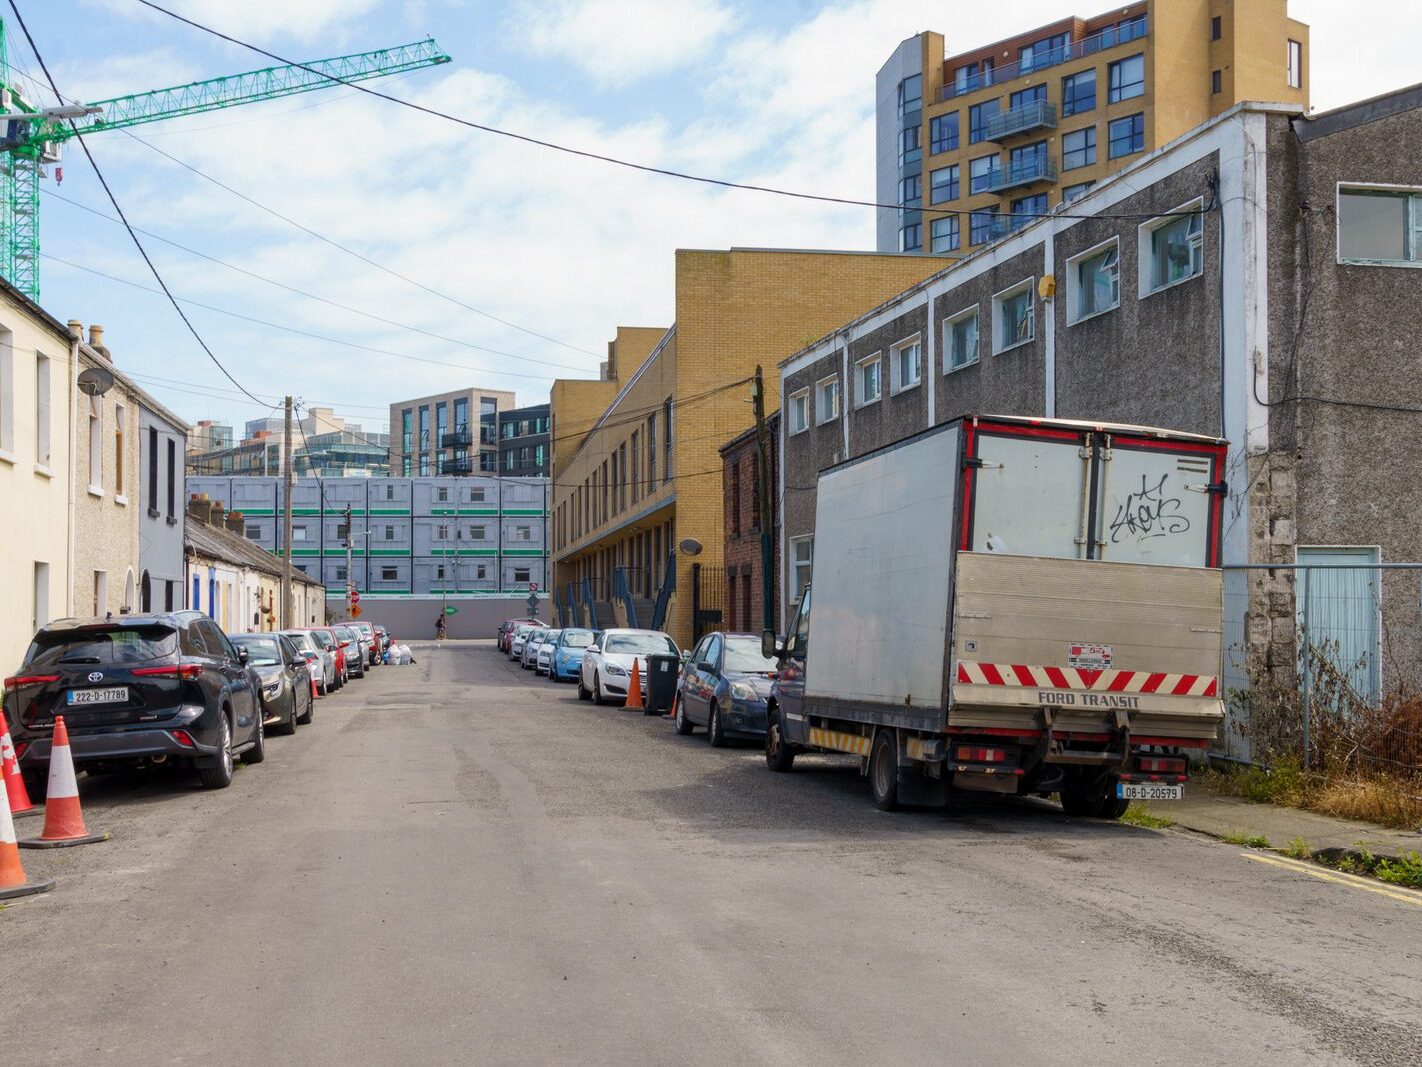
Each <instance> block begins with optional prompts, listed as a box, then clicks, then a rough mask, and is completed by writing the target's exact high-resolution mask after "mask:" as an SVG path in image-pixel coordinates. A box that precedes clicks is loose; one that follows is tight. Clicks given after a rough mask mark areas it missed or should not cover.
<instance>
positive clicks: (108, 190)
mask: <svg viewBox="0 0 1422 1067" xmlns="http://www.w3.org/2000/svg"><path fill="white" fill-rule="evenodd" d="M9 2H10V10H11V11H12V12H14V15H15V21H16V22H17V23H18V24H19V26H20V30H21V31H22V32H23V33H24V35H25V40H26V41H28V42H29V45H30V51H31V52H33V53H34V55H35V60H36V61H37V62H38V63H39V65H40V70H42V71H43V72H44V76H45V80H46V81H48V82H49V87H50V90H51V91H52V92H53V93H54V95H55V96H56V97H59V95H60V93H59V87H58V86H57V85H55V83H54V75H52V74H51V73H50V72H49V65H48V64H47V63H45V61H44V56H42V55H40V50H39V47H38V46H37V45H36V44H35V39H34V37H33V35H31V33H30V28H29V26H27V25H25V18H24V16H23V15H21V14H20V8H19V5H18V4H17V3H16V2H15V0H9ZM69 126H70V128H71V129H72V130H73V131H74V137H75V139H76V140H77V141H78V142H79V147H80V148H82V149H83V150H84V158H85V159H87V160H88V161H89V166H91V167H93V168H94V175H95V177H97V178H98V179H99V184H100V185H102V186H103V187H104V192H105V193H106V194H107V195H108V198H109V203H110V204H112V205H113V206H114V211H115V212H116V213H117V214H118V217H119V219H120V220H121V221H122V222H123V226H124V229H126V230H127V231H128V235H129V237H131V238H132V239H133V243H134V246H135V247H136V248H137V249H138V254H139V255H141V256H142V257H143V262H145V263H146V264H148V269H149V270H150V271H152V272H153V277H154V279H155V280H156V281H157V282H158V285H159V287H160V288H161V289H162V290H163V295H164V296H166V297H167V298H168V302H169V303H170V304H172V305H173V310H174V311H176V312H177V313H178V317H179V318H180V319H182V320H183V325H184V326H186V327H187V328H188V332H189V333H191V334H192V335H193V339H194V340H195V341H197V343H198V344H199V345H200V346H201V347H202V350H203V351H204V352H206V353H207V358H208V359H210V360H212V362H213V363H214V364H215V365H216V366H217V369H218V370H220V371H221V372H222V373H223V375H224V376H225V377H226V378H227V380H228V381H229V382H231V383H232V384H233V385H235V386H236V387H237V388H238V389H240V390H241V391H242V392H243V393H245V394H246V395H247V396H249V397H251V398H252V399H253V400H255V401H256V402H257V403H259V404H260V403H262V401H261V399H260V398H259V397H258V396H257V395H256V394H255V393H253V392H252V391H251V390H249V389H248V388H247V387H246V386H245V385H243V384H242V383H241V382H239V381H238V380H237V379H236V378H235V377H233V375H232V372H231V371H229V370H228V369H227V368H226V367H225V366H223V365H222V360H220V359H218V358H217V355H216V353H214V352H213V350H212V349H211V348H210V347H209V346H208V343H207V342H206V341H204V340H203V338H202V334H200V333H198V332H197V328H196V327H195V326H194V325H193V324H192V322H191V321H190V320H189V319H188V316H187V313H186V312H184V311H183V308H182V305H180V304H179V303H178V301H177V300H176V299H175V298H174V297H173V294H172V292H171V291H170V290H169V289H168V283H167V282H165V281H164V280H163V275H162V274H160V273H159V272H158V267H157V266H156V265H155V264H154V262H153V260H152V259H151V258H150V257H149V255H148V250H147V249H146V248H144V247H143V242H142V241H140V240H139V239H138V234H137V233H136V232H134V229H133V227H132V226H131V225H129V221H128V216H126V215H125V214H124V213H123V208H122V207H120V206H119V202H118V197H116V196H115V195H114V191H113V189H111V188H110V187H109V183H108V180H107V179H106V178H105V177H104V172H103V171H102V170H100V169H99V164H98V162H97V161H96V160H95V159H94V154H93V153H92V152H90V151H89V144H88V142H87V141H85V140H84V137H83V135H82V134H80V132H79V127H78V126H77V125H75V123H74V120H73V119H71V120H70V121H69Z"/></svg>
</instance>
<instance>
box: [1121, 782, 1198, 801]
mask: <svg viewBox="0 0 1422 1067" xmlns="http://www.w3.org/2000/svg"><path fill="white" fill-rule="evenodd" d="M1116 796H1118V797H1120V798H1121V799H1122V800H1181V799H1183V798H1184V796H1185V787H1184V786H1183V785H1153V784H1147V783H1142V782H1117V783H1116Z"/></svg>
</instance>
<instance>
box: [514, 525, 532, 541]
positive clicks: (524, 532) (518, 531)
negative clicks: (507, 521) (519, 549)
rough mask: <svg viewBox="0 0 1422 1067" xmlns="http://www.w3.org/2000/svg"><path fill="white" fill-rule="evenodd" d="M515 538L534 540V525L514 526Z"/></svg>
mask: <svg viewBox="0 0 1422 1067" xmlns="http://www.w3.org/2000/svg"><path fill="white" fill-rule="evenodd" d="M513 540H515V541H532V540H533V527H532V526H515V527H514V528H513Z"/></svg>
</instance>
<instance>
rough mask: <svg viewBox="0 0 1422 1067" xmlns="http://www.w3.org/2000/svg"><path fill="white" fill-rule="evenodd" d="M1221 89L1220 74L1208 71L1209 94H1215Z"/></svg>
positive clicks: (1222, 86) (1222, 84) (1215, 71)
mask: <svg viewBox="0 0 1422 1067" xmlns="http://www.w3.org/2000/svg"><path fill="white" fill-rule="evenodd" d="M1223 88H1224V83H1223V81H1222V76H1221V74H1220V72H1219V71H1217V70H1212V71H1210V92H1211V93H1216V94H1217V93H1219V92H1220V90H1221V89H1223Z"/></svg>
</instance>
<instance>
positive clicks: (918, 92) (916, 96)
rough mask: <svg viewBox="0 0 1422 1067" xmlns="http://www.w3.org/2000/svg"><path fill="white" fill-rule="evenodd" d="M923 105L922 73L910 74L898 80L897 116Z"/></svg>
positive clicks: (906, 113) (901, 116) (918, 108)
mask: <svg viewBox="0 0 1422 1067" xmlns="http://www.w3.org/2000/svg"><path fill="white" fill-rule="evenodd" d="M922 107H923V75H921V74H911V75H909V76H908V77H907V78H905V79H904V80H903V81H901V82H899V117H900V118H903V116H905V115H908V114H911V113H912V112H914V111H918V110H920V109H921V108H922Z"/></svg>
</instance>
